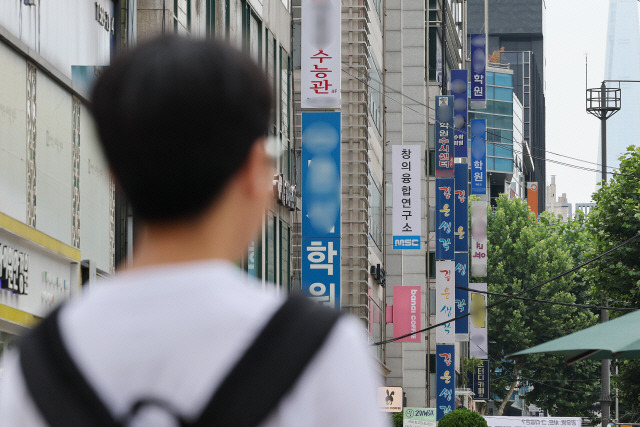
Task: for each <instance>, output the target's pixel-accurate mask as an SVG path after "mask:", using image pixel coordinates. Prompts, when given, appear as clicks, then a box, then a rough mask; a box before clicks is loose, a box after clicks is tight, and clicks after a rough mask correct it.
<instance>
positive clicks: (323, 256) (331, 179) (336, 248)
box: [301, 112, 341, 309]
mask: <svg viewBox="0 0 640 427" xmlns="http://www.w3.org/2000/svg"><path fill="white" fill-rule="evenodd" d="M301 166H302V293H303V294H304V295H306V296H308V297H310V298H312V299H313V300H315V301H317V302H318V303H320V304H322V305H325V306H328V307H332V308H336V309H339V308H340V238H341V235H340V200H341V174H340V173H341V172H340V166H341V158H340V113H339V112H322V113H315V112H314V113H311V112H303V113H302V165H301Z"/></svg>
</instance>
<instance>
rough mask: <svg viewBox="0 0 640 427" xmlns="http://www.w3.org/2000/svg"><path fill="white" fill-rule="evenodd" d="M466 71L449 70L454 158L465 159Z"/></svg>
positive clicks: (466, 116)
mask: <svg viewBox="0 0 640 427" xmlns="http://www.w3.org/2000/svg"><path fill="white" fill-rule="evenodd" d="M467 81H468V72H467V70H451V93H452V94H453V129H454V131H453V146H454V155H455V157H461V158H465V159H466V158H467V154H468V153H467V118H468V114H467Z"/></svg>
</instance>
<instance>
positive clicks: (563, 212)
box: [546, 175, 573, 222]
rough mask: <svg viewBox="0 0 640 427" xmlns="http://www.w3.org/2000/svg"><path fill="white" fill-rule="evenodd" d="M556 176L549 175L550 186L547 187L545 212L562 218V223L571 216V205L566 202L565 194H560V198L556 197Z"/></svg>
mask: <svg viewBox="0 0 640 427" xmlns="http://www.w3.org/2000/svg"><path fill="white" fill-rule="evenodd" d="M556 191H557V190H556V176H555V175H551V184H550V185H547V210H546V212H551V213H553V214H555V215H557V216H559V217H561V218H562V220H563V221H564V222H567V220H568V219H569V218H571V216H572V215H573V212H572V209H571V204H570V203H569V202H568V201H567V193H562V196H557V192H556Z"/></svg>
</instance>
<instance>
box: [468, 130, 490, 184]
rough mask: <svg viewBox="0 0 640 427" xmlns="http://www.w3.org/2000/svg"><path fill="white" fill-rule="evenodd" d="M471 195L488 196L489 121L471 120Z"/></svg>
mask: <svg viewBox="0 0 640 427" xmlns="http://www.w3.org/2000/svg"><path fill="white" fill-rule="evenodd" d="M471 194H487V119H473V120H471Z"/></svg>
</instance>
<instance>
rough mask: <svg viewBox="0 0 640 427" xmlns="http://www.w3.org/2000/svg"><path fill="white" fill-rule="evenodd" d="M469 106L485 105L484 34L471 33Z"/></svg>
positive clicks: (485, 57)
mask: <svg viewBox="0 0 640 427" xmlns="http://www.w3.org/2000/svg"><path fill="white" fill-rule="evenodd" d="M470 54H471V108H482V109H484V108H486V107H487V48H486V38H485V35H484V34H471V52H470Z"/></svg>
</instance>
